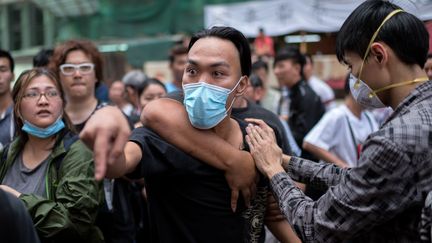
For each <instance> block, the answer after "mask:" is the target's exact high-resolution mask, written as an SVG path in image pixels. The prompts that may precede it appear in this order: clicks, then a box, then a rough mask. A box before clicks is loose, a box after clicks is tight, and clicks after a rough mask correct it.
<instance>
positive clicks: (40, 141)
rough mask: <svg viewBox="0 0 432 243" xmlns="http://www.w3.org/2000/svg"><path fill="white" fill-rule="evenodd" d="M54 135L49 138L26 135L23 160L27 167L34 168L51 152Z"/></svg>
mask: <svg viewBox="0 0 432 243" xmlns="http://www.w3.org/2000/svg"><path fill="white" fill-rule="evenodd" d="M55 138H56V136H55V135H54V136H51V137H49V138H38V137H35V136H32V135H28V140H27V142H26V144H25V145H24V150H23V152H24V154H23V161H24V163H25V165H26V166H27V167H29V168H31V169H32V168H35V167H37V166H38V165H39V164H40V163H42V162H43V161H44V160H45V159H46V158H47V157H48V155H49V154H50V153H51V151H52V149H53V146H54V143H55Z"/></svg>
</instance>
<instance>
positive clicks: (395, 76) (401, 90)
mask: <svg viewBox="0 0 432 243" xmlns="http://www.w3.org/2000/svg"><path fill="white" fill-rule="evenodd" d="M391 71H392V72H391V74H390V79H391V80H392V81H393V82H392V83H393V84H397V83H401V82H406V81H413V80H415V79H418V78H426V77H427V75H426V73H425V71H424V70H423V69H422V68H420V66H418V65H412V66H407V65H404V64H399V65H394V66H393V69H392V70H391ZM421 84H422V83H413V84H410V85H404V86H399V87H396V88H393V89H390V90H389V94H390V95H389V100H388V101H389V105H390V106H391V107H392V108H393V110H394V109H396V107H398V106H399V104H400V103H401V102H402V101H403V100H404V99H405V98H406V97H407V96H408V95H409V94H410V93H411V92H412V91H413V90H414V89H415V88H416V87H417V86H419V85H421Z"/></svg>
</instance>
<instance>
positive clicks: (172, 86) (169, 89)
mask: <svg viewBox="0 0 432 243" xmlns="http://www.w3.org/2000/svg"><path fill="white" fill-rule="evenodd" d="M165 88H166V89H167V93H171V92H174V91H181V89H179V88H178V87H177V86H176V85H175V84H174V83H172V82H170V83H167V84H165Z"/></svg>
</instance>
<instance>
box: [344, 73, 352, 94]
mask: <svg viewBox="0 0 432 243" xmlns="http://www.w3.org/2000/svg"><path fill="white" fill-rule="evenodd" d="M349 81H350V75H349V74H348V75H347V76H346V77H345V85H344V92H345V95H348V94H349V93H351V90H350V84H349Z"/></svg>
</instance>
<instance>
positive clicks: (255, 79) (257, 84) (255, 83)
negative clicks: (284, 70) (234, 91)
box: [249, 74, 264, 88]
mask: <svg viewBox="0 0 432 243" xmlns="http://www.w3.org/2000/svg"><path fill="white" fill-rule="evenodd" d="M249 82H250V84H251V86H252V87H254V88H262V87H264V85H263V81H262V80H261V78H260V77H259V76H258V75H256V74H251V76H250V77H249Z"/></svg>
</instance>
